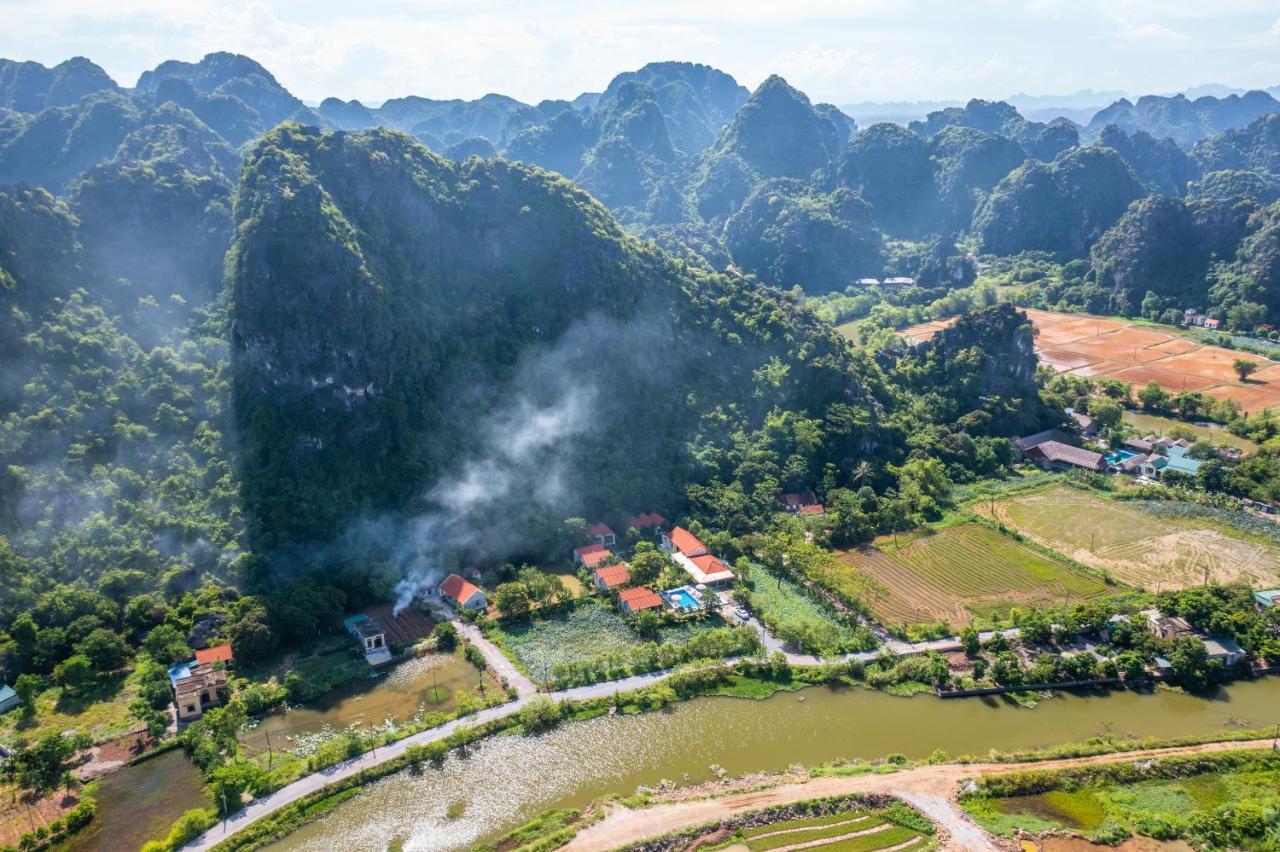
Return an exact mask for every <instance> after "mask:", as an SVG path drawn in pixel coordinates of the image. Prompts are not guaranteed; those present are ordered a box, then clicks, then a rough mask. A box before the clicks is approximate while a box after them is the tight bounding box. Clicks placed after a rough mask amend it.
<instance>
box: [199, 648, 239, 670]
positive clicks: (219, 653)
mask: <svg viewBox="0 0 1280 852" xmlns="http://www.w3.org/2000/svg"><path fill="white" fill-rule="evenodd" d="M234 660H235V655H234V654H232V653H231V646H230V645H214V646H213V647H212V648H201V649H200V650H199V651H196V663H198V664H205V665H213V664H214V663H227V664H230V663H231V662H233V661H234Z"/></svg>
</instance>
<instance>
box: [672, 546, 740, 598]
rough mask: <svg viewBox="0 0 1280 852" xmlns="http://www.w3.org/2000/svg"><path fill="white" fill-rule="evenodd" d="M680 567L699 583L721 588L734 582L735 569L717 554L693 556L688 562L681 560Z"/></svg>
mask: <svg viewBox="0 0 1280 852" xmlns="http://www.w3.org/2000/svg"><path fill="white" fill-rule="evenodd" d="M680 567H681V568H683V569H684V570H685V572H686V573H687V574H688V575H689V576H690V577H692V578H693V582H694V583H696V584H698V585H703V586H709V587H711V588H713V589H714V588H721V587H724V586H727V585H729V584H730V583H732V582H733V577H734V574H733V569H732V568H730V567H729V563H728V562H725V561H724V560H723V559H720V558H719V557H717V556H712V555H711V554H709V553H708V554H705V555H703V556H693V557H690V558H689V559H688V561H687V562H680Z"/></svg>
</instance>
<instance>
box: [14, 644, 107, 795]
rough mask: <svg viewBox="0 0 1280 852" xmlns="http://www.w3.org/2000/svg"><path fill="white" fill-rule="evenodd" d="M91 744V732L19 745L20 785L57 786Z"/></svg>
mask: <svg viewBox="0 0 1280 852" xmlns="http://www.w3.org/2000/svg"><path fill="white" fill-rule="evenodd" d="M86 662H87V661H86ZM90 744H91V741H90V739H89V736H88V734H76V735H74V736H66V735H64V734H46V735H45V736H43V737H41V738H40V739H39V740H38V741H37V742H36V744H35V745H33V746H31V747H30V748H25V749H19V750H18V751H17V752H16V753H15V754H14V755H13V757H12V760H13V761H14V763H15V765H16V766H17V773H16V774H17V779H18V785H19V786H21V787H23V788H24V789H27V790H37V791H45V790H52V789H54V788H55V787H57V786H58V784H59V783H60V782H61V780H62V775H63V773H64V772H66V771H67V769H68V768H69V763H70V760H71V758H72V757H73V756H74V755H75V754H76V753H77V752H79V751H81V750H82V749H86V748H88V747H89V746H90Z"/></svg>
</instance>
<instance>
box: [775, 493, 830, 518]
mask: <svg viewBox="0 0 1280 852" xmlns="http://www.w3.org/2000/svg"><path fill="white" fill-rule="evenodd" d="M779 499H780V500H781V501H782V508H784V509H786V510H787V511H788V512H790V513H791V514H793V515H820V514H822V504H820V503H819V502H818V495H816V494H814V493H813V492H812V491H793V492H791V493H790V494H783V495H782V497H780V498H779ZM811 506H817V507H818V511H816V512H814V511H812V510H810V511H805V510H806V509H808V508H809V507H811Z"/></svg>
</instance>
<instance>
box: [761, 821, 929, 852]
mask: <svg viewBox="0 0 1280 852" xmlns="http://www.w3.org/2000/svg"><path fill="white" fill-rule="evenodd" d="M741 845H742V846H744V847H746V848H747V849H749V850H751V852H766V850H773V849H796V848H801V846H803V848H805V849H821V850H824V852H837V850H838V852H864V850H865V852H871V850H878V849H894V850H897V849H912V848H923V847H924V846H925V845H927V844H926V842H925V838H924V837H922V836H921V835H920V833H919V832H916V831H912V830H911V829H909V828H904V827H903V826H900V825H894V824H893V823H892V822H889V821H888V820H885V819H882V818H880V817H878V816H873V815H871V814H867V813H861V812H858V811H844V812H842V813H838V814H829V815H827V816H821V817H807V818H804V819H793V820H788V821H786V822H774V823H769V824H768V825H760V826H756V827H754V828H749V829H747V830H745V831H743V832H742V841H741Z"/></svg>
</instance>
